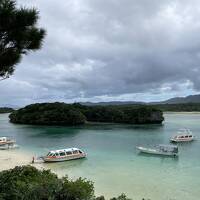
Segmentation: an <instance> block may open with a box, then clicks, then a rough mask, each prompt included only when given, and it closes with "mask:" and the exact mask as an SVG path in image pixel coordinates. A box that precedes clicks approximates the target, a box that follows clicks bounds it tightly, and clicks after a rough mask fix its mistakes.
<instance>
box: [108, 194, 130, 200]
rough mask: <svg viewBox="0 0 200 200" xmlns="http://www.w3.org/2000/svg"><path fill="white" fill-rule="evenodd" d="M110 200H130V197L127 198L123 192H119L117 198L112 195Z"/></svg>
mask: <svg viewBox="0 0 200 200" xmlns="http://www.w3.org/2000/svg"><path fill="white" fill-rule="evenodd" d="M110 200H131V199H129V198H127V197H126V195H125V194H121V195H120V196H118V197H117V198H115V197H114V198H112V199H110Z"/></svg>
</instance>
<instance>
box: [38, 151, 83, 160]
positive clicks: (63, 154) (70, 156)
mask: <svg viewBox="0 0 200 200" xmlns="http://www.w3.org/2000/svg"><path fill="white" fill-rule="evenodd" d="M85 157H86V153H85V152H83V151H82V150H81V149H78V148H68V149H60V150H54V151H49V153H48V154H47V155H46V156H43V157H41V158H42V159H43V160H44V162H61V161H67V160H75V159H80V158H85Z"/></svg>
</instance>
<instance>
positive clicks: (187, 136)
mask: <svg viewBox="0 0 200 200" xmlns="http://www.w3.org/2000/svg"><path fill="white" fill-rule="evenodd" d="M194 138H195V137H194V135H193V134H192V132H191V131H190V130H189V129H180V130H179V131H178V133H177V135H175V136H173V137H172V138H171V139H170V141H171V142H191V141H193V140H194Z"/></svg>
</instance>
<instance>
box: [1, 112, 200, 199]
mask: <svg viewBox="0 0 200 200" xmlns="http://www.w3.org/2000/svg"><path fill="white" fill-rule="evenodd" d="M183 127H187V128H190V129H191V130H192V131H193V133H194V134H195V135H196V136H197V137H199V140H197V141H194V142H192V143H188V144H179V150H180V156H179V158H170V157H158V156H149V155H144V154H138V152H137V151H136V150H135V146H136V145H149V144H169V138H170V137H171V136H172V135H174V134H175V133H176V131H177V130H178V129H179V128H183ZM0 135H8V136H14V137H15V138H16V139H17V142H18V144H19V145H20V146H21V150H23V151H24V152H29V153H30V154H31V155H44V154H46V153H47V152H48V150H52V149H60V148H66V147H80V148H82V149H83V150H84V151H86V153H87V154H88V157H87V158H86V159H82V160H75V161H68V162H62V163H52V164H44V165H46V166H47V167H49V168H51V169H52V170H54V171H55V172H56V173H58V174H59V175H65V174H68V176H69V177H71V178H77V177H79V176H81V177H85V178H87V179H90V180H92V181H94V183H95V190H96V194H97V195H100V194H103V195H105V196H106V197H111V196H117V195H119V194H120V193H122V192H124V193H125V194H127V196H129V197H131V198H133V200H141V199H142V198H149V199H151V200H198V199H200V189H199V186H200V114H196V113H167V114H165V122H164V123H163V125H140V126H139V125H137V126H136V125H135V126H133V125H119V124H98V125H90V126H89V125H88V126H81V127H56V126H29V125H14V124H11V123H9V122H8V115H7V114H1V115H0ZM30 160H31V158H30Z"/></svg>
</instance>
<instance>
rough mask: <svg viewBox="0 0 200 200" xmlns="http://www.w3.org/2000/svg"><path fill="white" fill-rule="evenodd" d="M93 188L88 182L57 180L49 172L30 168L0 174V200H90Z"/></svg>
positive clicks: (81, 180) (82, 180)
mask: <svg viewBox="0 0 200 200" xmlns="http://www.w3.org/2000/svg"><path fill="white" fill-rule="evenodd" d="M93 198H94V187H93V184H92V183H91V182H90V181H86V180H84V179H81V178H79V179H77V180H75V181H72V180H69V179H68V178H67V177H64V178H62V179H59V178H58V177H57V176H56V175H55V174H53V173H51V172H50V171H49V170H43V171H40V170H37V169H36V168H34V167H32V166H24V167H15V168H14V169H11V170H7V171H3V172H0V199H4V200H10V199H12V200H18V199H19V200H20V199H23V200H30V199H31V200H92V199H93Z"/></svg>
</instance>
